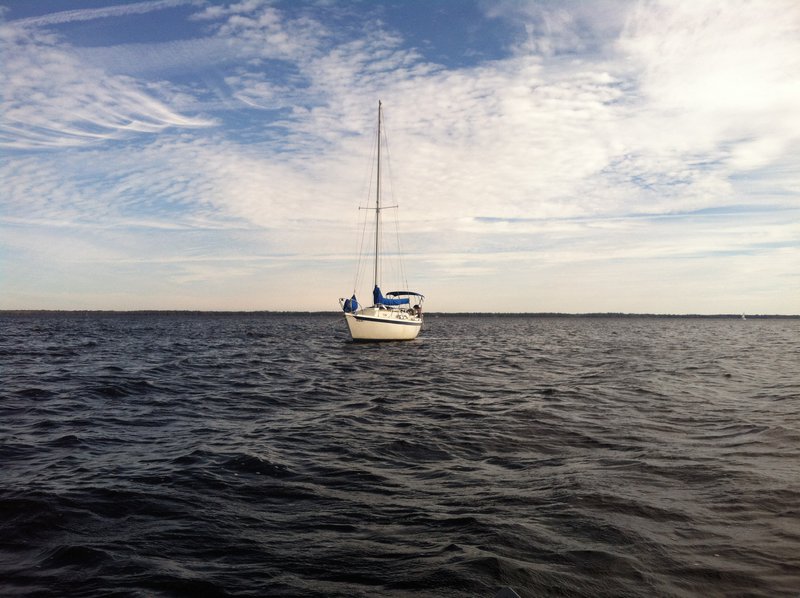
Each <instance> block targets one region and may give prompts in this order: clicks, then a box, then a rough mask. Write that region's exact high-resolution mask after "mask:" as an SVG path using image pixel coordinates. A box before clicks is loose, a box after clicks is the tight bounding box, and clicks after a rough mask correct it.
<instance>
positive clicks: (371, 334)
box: [344, 308, 422, 341]
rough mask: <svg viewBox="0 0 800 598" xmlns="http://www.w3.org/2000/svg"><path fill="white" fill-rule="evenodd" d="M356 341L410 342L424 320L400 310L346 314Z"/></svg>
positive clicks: (365, 310) (374, 310)
mask: <svg viewBox="0 0 800 598" xmlns="http://www.w3.org/2000/svg"><path fill="white" fill-rule="evenodd" d="M344 318H345V321H346V322H347V327H348V328H349V329H350V336H352V337H353V340H354V341H410V340H413V339H415V338H417V335H418V334H419V331H420V330H421V329H422V318H421V317H416V316H409V315H406V314H405V313H403V312H400V311H399V310H381V309H375V308H367V309H363V310H361V311H359V312H356V313H346V314H344Z"/></svg>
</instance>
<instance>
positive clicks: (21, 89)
mask: <svg viewBox="0 0 800 598" xmlns="http://www.w3.org/2000/svg"><path fill="white" fill-rule="evenodd" d="M0 56H2V59H3V69H2V71H0V90H1V91H0V99H2V103H3V111H2V114H1V115H0V146H2V147H6V148H13V149H34V148H63V147H74V146H81V145H85V144H91V143H95V142H98V141H103V140H109V139H120V138H124V137H127V136H130V135H134V134H137V133H149V134H153V133H158V132H160V131H163V130H164V129H166V128H170V127H184V128H194V127H206V126H210V125H212V124H214V121H213V120H211V119H209V118H202V117H192V116H185V115H183V114H180V113H178V112H176V111H175V110H173V109H172V108H170V107H169V106H168V105H167V104H166V103H164V102H163V101H161V100H159V99H158V97H157V95H156V93H153V91H156V92H157V91H158V87H157V86H151V88H150V89H148V85H143V84H141V83H140V82H137V81H135V80H133V79H131V78H129V77H125V76H119V75H108V74H107V73H105V72H104V71H102V70H101V69H98V68H92V67H90V66H87V65H86V64H85V63H84V62H82V61H81V60H80V59H79V58H78V57H77V56H76V54H75V53H74V52H72V51H71V49H70V48H69V46H66V45H64V44H63V43H62V42H61V41H60V39H59V38H58V37H57V36H55V35H54V34H51V33H46V32H40V31H37V30H32V31H31V30H28V29H27V28H25V27H18V26H15V25H13V24H0Z"/></svg>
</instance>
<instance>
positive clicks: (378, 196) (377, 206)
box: [374, 100, 381, 286]
mask: <svg viewBox="0 0 800 598" xmlns="http://www.w3.org/2000/svg"><path fill="white" fill-rule="evenodd" d="M380 233H381V101H380V100H378V185H377V187H376V189H375V285H374V286H378V259H379V247H380V237H381V234H380Z"/></svg>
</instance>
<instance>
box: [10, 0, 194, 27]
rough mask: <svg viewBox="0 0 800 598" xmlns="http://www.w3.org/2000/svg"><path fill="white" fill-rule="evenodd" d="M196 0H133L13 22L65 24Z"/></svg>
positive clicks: (141, 12) (123, 15)
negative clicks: (119, 4) (131, 1)
mask: <svg viewBox="0 0 800 598" xmlns="http://www.w3.org/2000/svg"><path fill="white" fill-rule="evenodd" d="M195 2H196V0H152V1H150V2H133V3H131V4H124V5H121V6H108V7H104V8H83V9H77V10H64V11H61V12H55V13H50V14H48V15H43V16H39V17H28V18H25V19H16V20H15V21H13V24H14V25H15V26H17V27H44V26H47V25H63V24H64V23H74V22H80V21H92V20H94V19H108V18H114V17H126V16H130V15H140V14H145V13H149V12H154V11H158V10H164V9H166V8H174V7H176V6H180V5H183V4H191V3H195Z"/></svg>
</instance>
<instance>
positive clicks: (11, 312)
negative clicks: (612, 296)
mask: <svg viewBox="0 0 800 598" xmlns="http://www.w3.org/2000/svg"><path fill="white" fill-rule="evenodd" d="M340 313H341V312H339V311H338V310H337V311H282V310H253V311H222V310H221V311H207V310H171V309H164V310H159V309H142V310H102V309H96V310H92V309H64V310H61V309H2V310H0V316H39V315H41V316H47V315H85V316H89V315H104V316H179V315H182V316H257V315H289V316H290V315H307V316H333V315H338V314H340ZM426 316H428V317H437V318H438V317H442V318H457V317H484V318H489V317H491V318H596V319H603V318H608V319H612V318H626V319H636V318H655V319H717V320H721V319H734V320H740V319H741V318H742V314H649V313H622V312H620V313H617V312H589V313H559V312H427V313H426ZM745 316H746V318H747V319H748V320H751V319H753V320H765V319H800V314H745Z"/></svg>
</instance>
